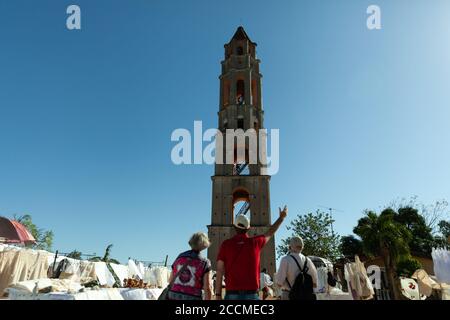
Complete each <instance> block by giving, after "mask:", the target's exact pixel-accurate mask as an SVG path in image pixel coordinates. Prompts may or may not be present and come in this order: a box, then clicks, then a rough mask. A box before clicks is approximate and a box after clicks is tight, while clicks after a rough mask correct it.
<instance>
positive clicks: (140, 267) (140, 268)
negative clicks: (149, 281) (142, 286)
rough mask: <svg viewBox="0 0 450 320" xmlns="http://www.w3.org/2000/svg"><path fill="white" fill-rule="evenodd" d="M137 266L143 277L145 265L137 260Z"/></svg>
mask: <svg viewBox="0 0 450 320" xmlns="http://www.w3.org/2000/svg"><path fill="white" fill-rule="evenodd" d="M137 267H138V270H139V272H140V274H141V276H142V278H141V279H143V278H144V274H145V266H144V264H143V263H142V262H139V263H138V265H137Z"/></svg>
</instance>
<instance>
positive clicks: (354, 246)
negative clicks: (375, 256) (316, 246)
mask: <svg viewBox="0 0 450 320" xmlns="http://www.w3.org/2000/svg"><path fill="white" fill-rule="evenodd" d="M339 249H340V251H341V253H342V255H343V256H344V257H346V258H353V257H354V256H355V255H358V256H361V255H362V254H363V243H362V241H361V240H359V239H357V238H356V237H355V236H353V235H348V236H344V237H342V238H341V244H340V247H339Z"/></svg>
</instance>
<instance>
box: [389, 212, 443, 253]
mask: <svg viewBox="0 0 450 320" xmlns="http://www.w3.org/2000/svg"><path fill="white" fill-rule="evenodd" d="M394 220H395V221H397V222H398V223H400V224H402V225H403V226H405V227H406V228H407V229H408V230H409V231H410V233H411V235H412V237H411V239H410V241H409V243H408V245H409V249H410V251H411V252H412V253H414V254H419V255H423V256H428V257H430V256H431V249H432V248H433V246H435V239H434V237H433V234H432V229H431V228H430V227H429V226H428V225H427V223H426V221H425V218H424V217H423V216H422V215H421V214H419V211H418V210H417V209H415V208H413V207H402V208H399V209H398V210H397V213H396V214H395V215H394Z"/></svg>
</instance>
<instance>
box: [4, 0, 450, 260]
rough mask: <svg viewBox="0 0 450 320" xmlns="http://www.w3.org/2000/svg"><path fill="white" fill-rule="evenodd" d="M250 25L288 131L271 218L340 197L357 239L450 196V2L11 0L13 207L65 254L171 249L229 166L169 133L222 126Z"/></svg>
mask: <svg viewBox="0 0 450 320" xmlns="http://www.w3.org/2000/svg"><path fill="white" fill-rule="evenodd" d="M70 4H78V5H79V6H80V7H81V10H82V30H80V31H69V30H67V29H66V17H67V15H66V8H67V6H69V5H70ZM370 4H377V5H379V6H380V7H381V13H382V29H381V30H376V31H369V30H368V29H367V27H366V19H367V14H366V9H367V7H368V6H369V5H370ZM239 25H243V26H244V27H245V29H246V31H247V33H248V35H249V36H250V38H251V39H252V40H253V41H255V42H257V43H258V48H257V49H258V51H257V54H258V56H259V58H260V59H261V61H262V62H261V72H262V74H263V75H264V78H263V100H264V108H265V126H266V127H267V128H279V129H280V171H279V172H278V174H276V175H274V176H273V177H272V183H271V202H272V216H273V219H275V218H276V216H277V207H278V206H280V205H282V204H288V206H289V215H290V216H289V219H288V221H287V223H288V222H289V221H290V220H291V219H292V218H293V217H294V216H295V215H296V214H299V213H305V212H308V211H312V210H316V209H317V208H318V205H325V206H332V207H335V208H338V209H340V210H342V211H343V212H339V213H336V216H335V218H336V224H335V228H336V230H337V231H338V232H339V233H340V234H342V235H345V234H348V233H350V232H351V231H352V228H353V227H354V226H355V224H356V222H357V219H359V218H360V217H361V216H362V212H363V210H364V209H366V208H373V209H378V208H379V207H381V206H383V205H385V204H387V203H388V202H390V201H391V200H393V199H396V198H398V197H410V196H413V195H417V196H418V197H419V201H421V202H424V203H431V202H433V201H435V200H438V199H447V200H450V165H449V163H450V161H449V160H450V145H449V141H450V126H449V122H450V89H449V78H450V2H449V1H448V0H433V3H432V4H431V3H430V1H426V0H421V1H419V0H417V1H412V0H395V1H392V0H389V1H382V0H370V1H365V0H347V1H338V0H334V1H333V0H327V1H326V0H322V1H317V0H309V1H299V0H290V1H287V0H284V1H261V0H253V1H237V0H229V1H211V0H196V1H173V0H171V1H162V0H129V1H125V0H121V1H118V0H107V1H106V0H96V1H88V0H71V1H65V0H53V1H50V0H48V1H44V0H40V1H34V0H28V1H24V0H2V1H1V2H0V151H1V156H0V214H1V215H6V216H9V217H11V216H12V215H13V214H24V213H29V214H31V215H32V217H33V220H34V221H35V222H36V223H37V224H38V225H39V226H40V227H43V228H47V229H51V230H53V231H54V232H55V242H54V249H59V250H60V251H63V252H64V251H65V252H68V251H71V250H73V249H78V250H80V251H82V252H84V253H94V252H95V253H97V254H101V253H103V250H104V248H105V247H106V245H107V244H109V243H112V244H114V248H113V252H112V255H113V256H114V257H117V258H118V259H120V260H121V261H123V262H124V261H126V259H127V258H128V257H133V258H137V259H141V260H151V261H161V260H163V259H164V257H165V255H166V254H168V255H169V261H173V259H174V258H175V256H176V255H177V254H178V253H179V252H180V251H182V250H184V249H186V248H187V240H188V238H189V236H190V234H191V233H193V232H195V231H206V225H207V224H209V223H210V215H211V179H210V176H211V175H212V174H213V169H214V168H213V167H212V166H208V165H192V166H175V165H173V164H172V162H171V159H170V151H171V149H172V147H173V146H174V145H175V143H173V142H171V141H170V135H171V133H172V131H173V130H174V129H176V128H187V129H191V130H192V128H193V122H194V120H202V121H203V124H204V127H205V128H212V127H216V124H217V111H218V105H219V96H218V95H219V81H218V76H219V74H220V61H221V60H222V59H223V54H224V53H223V44H224V43H226V42H228V41H229V40H230V38H231V36H232V35H233V33H234V32H235V30H236V28H237V27H238V26H239ZM287 235H288V233H287V231H286V230H285V226H283V227H282V230H281V232H280V233H279V234H278V238H277V239H278V240H279V239H280V238H281V237H285V236H287Z"/></svg>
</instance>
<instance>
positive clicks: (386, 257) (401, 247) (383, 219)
mask: <svg viewBox="0 0 450 320" xmlns="http://www.w3.org/2000/svg"><path fill="white" fill-rule="evenodd" d="M395 214H396V212H395V211H394V210H392V209H390V208H388V209H385V210H383V211H382V212H381V214H380V215H377V214H376V213H375V212H373V211H368V212H366V216H365V217H364V218H361V219H359V221H358V225H357V226H356V227H355V228H354V229H353V232H354V233H355V234H357V235H358V236H359V237H361V240H362V242H363V250H364V253H366V254H367V255H368V256H371V257H373V256H377V255H379V256H381V257H382V258H383V261H384V265H385V268H386V275H387V278H388V282H389V290H390V291H391V292H392V294H393V296H394V299H396V300H397V299H400V292H399V288H398V286H397V284H396V266H397V263H398V261H399V260H400V259H401V258H402V257H405V256H409V246H408V243H409V241H410V239H411V233H410V231H409V230H408V229H407V228H406V227H405V226H403V225H402V224H400V223H398V222H396V221H395V220H394V217H395Z"/></svg>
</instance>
